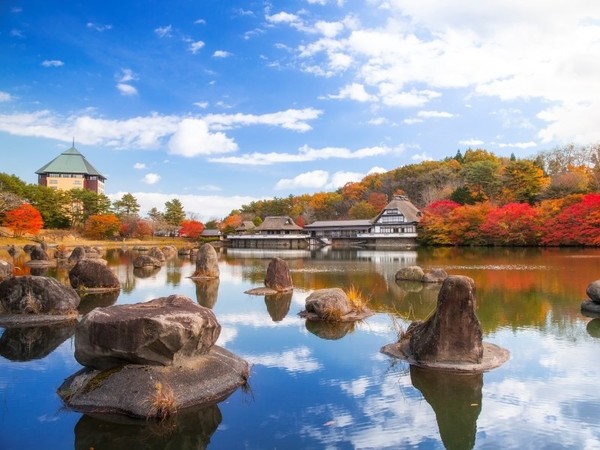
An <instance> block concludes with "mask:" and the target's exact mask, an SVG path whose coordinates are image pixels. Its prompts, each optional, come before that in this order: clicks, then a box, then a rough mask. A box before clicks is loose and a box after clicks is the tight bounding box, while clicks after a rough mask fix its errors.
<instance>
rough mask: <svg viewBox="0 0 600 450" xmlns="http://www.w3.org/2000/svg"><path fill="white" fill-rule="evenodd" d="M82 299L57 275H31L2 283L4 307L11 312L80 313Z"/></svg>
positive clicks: (1, 292)
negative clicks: (60, 281)
mask: <svg viewBox="0 0 600 450" xmlns="http://www.w3.org/2000/svg"><path fill="white" fill-rule="evenodd" d="M79 301H80V299H79V295H77V292H75V291H74V290H73V289H72V288H70V287H67V286H64V285H62V284H60V283H59V282H58V281H57V280H56V279H54V278H47V277H36V276H31V275H28V276H22V277H12V278H7V279H6V280H4V281H2V282H1V283H0V306H1V307H2V310H3V311H4V312H6V313H8V314H23V315H30V314H48V315H69V314H74V313H75V314H76V313H77V306H78V305H79Z"/></svg>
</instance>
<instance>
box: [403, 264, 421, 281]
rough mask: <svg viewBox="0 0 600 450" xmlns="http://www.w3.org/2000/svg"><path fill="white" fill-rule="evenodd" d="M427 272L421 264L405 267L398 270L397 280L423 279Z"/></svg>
mask: <svg viewBox="0 0 600 450" xmlns="http://www.w3.org/2000/svg"><path fill="white" fill-rule="evenodd" d="M424 275H425V272H423V269H422V268H421V267H419V266H408V267H403V268H402V269H400V270H399V271H398V272H396V280H405V281H423V276H424Z"/></svg>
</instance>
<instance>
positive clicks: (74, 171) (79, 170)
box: [36, 145, 106, 194]
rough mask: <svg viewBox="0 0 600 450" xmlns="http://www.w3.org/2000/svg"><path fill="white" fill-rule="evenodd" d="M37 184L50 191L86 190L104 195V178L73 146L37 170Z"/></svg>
mask: <svg viewBox="0 0 600 450" xmlns="http://www.w3.org/2000/svg"><path fill="white" fill-rule="evenodd" d="M36 174H37V175H38V184H39V185H40V186H47V187H49V188H51V189H57V190H61V191H68V190H70V189H87V190H89V191H93V192H95V193H97V194H104V182H105V181H106V177H104V176H103V175H102V174H101V173H100V172H98V171H97V170H96V169H95V168H94V166H92V165H91V164H90V163H89V162H88V161H87V160H86V159H85V156H83V155H82V154H81V153H79V151H78V150H77V149H76V148H75V145H73V146H72V147H71V148H70V149H68V150H65V151H64V152H62V153H61V154H60V155H58V156H57V157H56V158H54V159H53V160H52V161H50V162H49V163H48V164H46V165H45V166H43V167H42V168H41V169H39V170H38V171H37V172H36Z"/></svg>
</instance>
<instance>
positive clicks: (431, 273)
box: [421, 269, 448, 283]
mask: <svg viewBox="0 0 600 450" xmlns="http://www.w3.org/2000/svg"><path fill="white" fill-rule="evenodd" d="M446 278H448V273H447V272H446V271H445V270H444V269H431V270H428V271H427V272H425V274H424V275H423V278H422V279H421V281H423V283H442V282H443V281H444V280H445V279H446Z"/></svg>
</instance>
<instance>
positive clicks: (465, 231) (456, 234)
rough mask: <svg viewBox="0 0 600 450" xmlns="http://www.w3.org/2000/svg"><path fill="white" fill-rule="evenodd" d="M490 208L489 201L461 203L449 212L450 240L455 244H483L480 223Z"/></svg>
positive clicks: (481, 223)
mask: <svg viewBox="0 0 600 450" xmlns="http://www.w3.org/2000/svg"><path fill="white" fill-rule="evenodd" d="M490 210H491V206H490V204H489V203H487V202H486V203H477V204H475V205H463V206H460V207H458V208H456V209H454V210H452V211H451V212H450V214H449V217H448V219H449V223H448V226H449V231H450V242H452V243H453V244H455V245H485V244H486V242H485V239H484V238H483V236H482V234H481V225H483V223H484V222H485V219H486V217H487V215H488V213H489V212H490Z"/></svg>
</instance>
